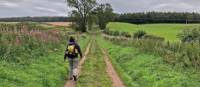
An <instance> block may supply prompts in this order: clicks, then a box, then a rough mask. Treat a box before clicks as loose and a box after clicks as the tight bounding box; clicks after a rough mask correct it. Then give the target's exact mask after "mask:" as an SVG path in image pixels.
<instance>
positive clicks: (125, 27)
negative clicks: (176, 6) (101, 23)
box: [107, 22, 199, 41]
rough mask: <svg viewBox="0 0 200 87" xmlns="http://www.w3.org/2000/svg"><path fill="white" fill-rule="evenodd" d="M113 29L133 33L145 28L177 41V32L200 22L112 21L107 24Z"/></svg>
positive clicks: (196, 25) (148, 31)
mask: <svg viewBox="0 0 200 87" xmlns="http://www.w3.org/2000/svg"><path fill="white" fill-rule="evenodd" d="M107 27H108V28H109V29H110V30H111V31H116V30H117V31H125V32H130V33H131V34H132V33H134V32H137V31H138V30H144V31H146V32H147V33H148V34H152V35H156V36H160V37H164V38H165V39H166V40H169V41H177V40H178V38H177V34H178V33H180V32H182V31H183V29H188V28H191V27H199V24H141V25H135V24H129V23H120V22H111V23H109V24H108V25H107Z"/></svg>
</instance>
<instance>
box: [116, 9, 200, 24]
mask: <svg viewBox="0 0 200 87" xmlns="http://www.w3.org/2000/svg"><path fill="white" fill-rule="evenodd" d="M114 21H116V22H127V23H134V24H145V23H200V14H199V13H189V12H140V13H124V14H117V15H116V16H115V20H114Z"/></svg>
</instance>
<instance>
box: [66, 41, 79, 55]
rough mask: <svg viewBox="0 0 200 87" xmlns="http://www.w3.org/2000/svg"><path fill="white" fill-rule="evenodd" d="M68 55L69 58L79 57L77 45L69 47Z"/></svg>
mask: <svg viewBox="0 0 200 87" xmlns="http://www.w3.org/2000/svg"><path fill="white" fill-rule="evenodd" d="M66 54H67V55H68V57H76V56H78V50H77V48H76V44H69V45H68V46H67V51H66Z"/></svg>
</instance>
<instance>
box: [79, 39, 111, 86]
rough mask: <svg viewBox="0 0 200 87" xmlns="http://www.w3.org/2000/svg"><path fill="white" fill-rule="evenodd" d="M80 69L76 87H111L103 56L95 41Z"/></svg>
mask: <svg viewBox="0 0 200 87" xmlns="http://www.w3.org/2000/svg"><path fill="white" fill-rule="evenodd" d="M82 67H83V68H82V71H81V75H80V77H79V80H78V82H77V87H111V84H112V82H111V80H110V78H109V77H108V75H107V73H106V65H105V62H104V58H103V54H102V52H101V49H100V48H99V46H98V45H97V44H96V41H95V42H94V43H93V44H92V47H91V51H90V53H89V55H88V56H87V59H86V61H85V63H84V65H83V66H82Z"/></svg>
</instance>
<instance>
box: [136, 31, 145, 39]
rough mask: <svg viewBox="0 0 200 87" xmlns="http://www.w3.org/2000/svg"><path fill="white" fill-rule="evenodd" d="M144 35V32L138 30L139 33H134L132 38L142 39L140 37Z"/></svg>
mask: <svg viewBox="0 0 200 87" xmlns="http://www.w3.org/2000/svg"><path fill="white" fill-rule="evenodd" d="M146 34H147V33H146V32H145V31H141V30H139V31H137V32H135V33H134V34H133V36H134V38H142V37H144V36H145V35H146Z"/></svg>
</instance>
